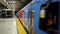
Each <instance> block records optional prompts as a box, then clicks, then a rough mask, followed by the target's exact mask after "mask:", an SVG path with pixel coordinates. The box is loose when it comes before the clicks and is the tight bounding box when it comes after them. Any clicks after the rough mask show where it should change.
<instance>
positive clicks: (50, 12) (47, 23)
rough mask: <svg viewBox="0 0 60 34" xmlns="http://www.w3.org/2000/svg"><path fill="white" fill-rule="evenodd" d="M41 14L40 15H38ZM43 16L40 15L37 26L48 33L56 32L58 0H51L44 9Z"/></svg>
mask: <svg viewBox="0 0 60 34" xmlns="http://www.w3.org/2000/svg"><path fill="white" fill-rule="evenodd" d="M40 16H41V15H40ZM43 16H45V17H44V18H41V17H40V25H39V28H40V29H41V30H43V31H45V32H47V33H48V34H57V33H58V2H51V3H50V5H49V6H48V7H47V8H46V9H45V15H43Z"/></svg>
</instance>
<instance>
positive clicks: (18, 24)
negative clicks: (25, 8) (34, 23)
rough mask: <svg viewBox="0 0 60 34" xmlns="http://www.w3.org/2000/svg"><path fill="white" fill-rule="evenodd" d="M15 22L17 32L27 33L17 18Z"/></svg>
mask: <svg viewBox="0 0 60 34" xmlns="http://www.w3.org/2000/svg"><path fill="white" fill-rule="evenodd" d="M16 23H17V27H18V34H27V33H26V31H25V29H24V28H23V26H22V24H21V23H20V21H19V19H18V18H17V19H16Z"/></svg>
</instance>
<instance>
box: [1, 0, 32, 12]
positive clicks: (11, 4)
mask: <svg viewBox="0 0 60 34" xmlns="http://www.w3.org/2000/svg"><path fill="white" fill-rule="evenodd" d="M31 1H32V0H0V3H2V4H3V5H4V6H6V7H7V8H9V9H13V10H14V11H19V10H20V9H21V8H23V7H24V6H26V5H27V4H28V3H29V2H31Z"/></svg>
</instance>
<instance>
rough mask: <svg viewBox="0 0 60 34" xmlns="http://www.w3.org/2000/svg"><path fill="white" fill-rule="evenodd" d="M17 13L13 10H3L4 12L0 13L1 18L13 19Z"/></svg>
mask: <svg viewBox="0 0 60 34" xmlns="http://www.w3.org/2000/svg"><path fill="white" fill-rule="evenodd" d="M14 13H15V12H13V11H12V10H9V9H2V11H0V18H11V17H13V15H14Z"/></svg>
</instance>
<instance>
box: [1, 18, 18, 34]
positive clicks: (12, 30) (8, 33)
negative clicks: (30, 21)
mask: <svg viewBox="0 0 60 34" xmlns="http://www.w3.org/2000/svg"><path fill="white" fill-rule="evenodd" d="M0 34H17V27H16V19H15V18H0Z"/></svg>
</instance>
